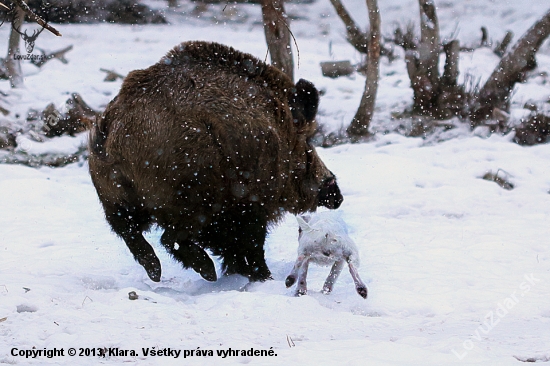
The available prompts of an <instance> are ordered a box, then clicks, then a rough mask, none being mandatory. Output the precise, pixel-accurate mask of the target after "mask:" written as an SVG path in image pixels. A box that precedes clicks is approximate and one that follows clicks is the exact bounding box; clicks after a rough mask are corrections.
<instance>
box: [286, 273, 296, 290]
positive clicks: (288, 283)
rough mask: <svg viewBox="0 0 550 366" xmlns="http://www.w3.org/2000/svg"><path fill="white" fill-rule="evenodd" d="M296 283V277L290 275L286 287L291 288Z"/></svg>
mask: <svg viewBox="0 0 550 366" xmlns="http://www.w3.org/2000/svg"><path fill="white" fill-rule="evenodd" d="M295 282H296V277H295V276H293V275H288V277H287V278H286V280H285V285H286V287H287V288H289V287H290V286H292V285H294V283H295Z"/></svg>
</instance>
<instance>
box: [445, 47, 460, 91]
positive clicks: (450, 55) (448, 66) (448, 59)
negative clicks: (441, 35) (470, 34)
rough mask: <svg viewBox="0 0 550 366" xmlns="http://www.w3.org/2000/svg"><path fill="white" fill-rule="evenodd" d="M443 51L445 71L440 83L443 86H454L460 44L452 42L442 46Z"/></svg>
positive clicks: (456, 76)
mask: <svg viewBox="0 0 550 366" xmlns="http://www.w3.org/2000/svg"><path fill="white" fill-rule="evenodd" d="M443 49H444V50H445V69H444V70H443V76H441V83H442V84H443V85H445V86H453V85H456V82H457V79H458V58H459V56H460V42H459V41H458V40H456V39H455V40H453V41H451V42H449V43H447V44H445V45H444V46H443Z"/></svg>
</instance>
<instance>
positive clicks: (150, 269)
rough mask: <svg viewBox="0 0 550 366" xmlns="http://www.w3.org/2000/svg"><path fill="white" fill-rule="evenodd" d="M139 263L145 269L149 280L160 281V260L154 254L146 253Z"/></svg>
mask: <svg viewBox="0 0 550 366" xmlns="http://www.w3.org/2000/svg"><path fill="white" fill-rule="evenodd" d="M139 264H141V266H142V267H143V268H144V269H145V271H146V272H147V276H149V278H150V279H151V281H153V282H160V276H161V274H162V270H161V267H160V260H159V259H158V257H157V256H156V255H155V254H153V255H147V256H146V258H145V259H144V260H142V261H139Z"/></svg>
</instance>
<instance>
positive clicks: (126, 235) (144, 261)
mask: <svg viewBox="0 0 550 366" xmlns="http://www.w3.org/2000/svg"><path fill="white" fill-rule="evenodd" d="M104 208H105V217H106V219H107V221H108V222H109V224H110V225H111V228H112V229H113V231H114V232H115V233H116V234H117V235H118V236H120V237H121V238H122V239H123V240H124V241H125V242H126V245H127V246H128V249H130V252H132V254H133V255H134V258H135V260H136V261H137V262H138V263H139V264H141V265H142V267H143V268H144V269H145V271H146V272H147V275H148V276H149V278H150V279H151V281H155V282H159V281H160V275H161V267H160V260H159V259H158V257H157V255H156V254H155V251H154V250H153V247H151V245H150V244H149V243H148V242H147V240H145V238H144V237H143V235H142V232H143V231H144V230H146V229H147V228H148V227H149V222H150V218H149V215H147V214H146V213H142V212H138V211H136V210H129V209H128V208H126V207H123V206H120V205H115V206H109V205H104Z"/></svg>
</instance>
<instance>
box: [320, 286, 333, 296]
mask: <svg viewBox="0 0 550 366" xmlns="http://www.w3.org/2000/svg"><path fill="white" fill-rule="evenodd" d="M321 292H322V293H323V295H328V294H330V293H331V292H332V289H331V288H326V287H323V289H322V290H321Z"/></svg>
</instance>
